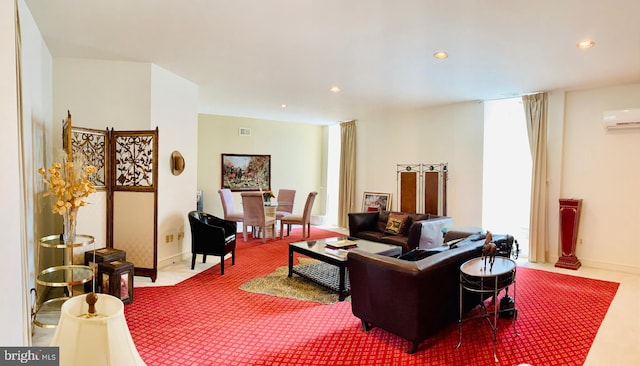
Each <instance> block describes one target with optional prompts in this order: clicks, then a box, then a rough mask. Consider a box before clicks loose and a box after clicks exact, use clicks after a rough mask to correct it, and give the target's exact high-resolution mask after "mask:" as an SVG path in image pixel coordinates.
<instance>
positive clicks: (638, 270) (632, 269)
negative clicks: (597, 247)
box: [549, 256, 640, 274]
mask: <svg viewBox="0 0 640 366" xmlns="http://www.w3.org/2000/svg"><path fill="white" fill-rule="evenodd" d="M558 259H560V257H552V258H549V263H551V264H554V263H556V262H558ZM578 259H579V260H580V263H582V265H583V266H584V267H589V268H595V269H604V270H607V271H615V272H624V273H632V274H640V267H637V266H627V265H624V264H615V263H608V262H601V261H594V260H590V259H583V258H580V256H578Z"/></svg>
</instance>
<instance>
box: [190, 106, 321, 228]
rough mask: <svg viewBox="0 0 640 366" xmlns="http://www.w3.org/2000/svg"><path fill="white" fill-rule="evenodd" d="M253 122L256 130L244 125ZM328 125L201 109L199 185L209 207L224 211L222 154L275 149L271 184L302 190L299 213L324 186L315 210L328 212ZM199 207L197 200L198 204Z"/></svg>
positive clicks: (298, 198) (297, 206) (297, 203)
mask: <svg viewBox="0 0 640 366" xmlns="http://www.w3.org/2000/svg"><path fill="white" fill-rule="evenodd" d="M240 127H243V128H251V136H239V134H238V129H239V128H240ZM324 128H325V127H322V126H317V125H309V124H301V123H292V122H280V121H269V120H259V119H252V118H242V117H228V116H215V115H205V114H201V115H200V116H199V118H198V189H201V190H202V191H203V195H204V207H203V209H204V211H207V212H209V213H212V214H214V215H218V216H220V217H222V216H223V211H222V205H221V203H220V196H219V195H218V189H220V182H221V177H220V164H221V154H223V153H227V154H267V155H271V189H272V190H273V191H274V193H275V194H277V192H278V189H280V188H287V189H295V190H296V199H295V205H294V208H293V211H294V213H302V209H303V208H304V203H305V200H306V198H307V194H308V193H309V192H311V191H316V192H318V197H317V199H316V201H315V203H314V206H313V213H314V215H323V214H324V207H325V206H324V196H325V192H324V183H323V182H322V179H323V177H324V176H325V175H324V173H323V166H324V157H323V156H322V151H323V146H324V145H326V143H325V139H326V134H325V133H323V129H324ZM233 196H234V202H235V205H236V210H238V211H242V200H241V197H240V193H239V192H234V194H233ZM194 209H195V205H194Z"/></svg>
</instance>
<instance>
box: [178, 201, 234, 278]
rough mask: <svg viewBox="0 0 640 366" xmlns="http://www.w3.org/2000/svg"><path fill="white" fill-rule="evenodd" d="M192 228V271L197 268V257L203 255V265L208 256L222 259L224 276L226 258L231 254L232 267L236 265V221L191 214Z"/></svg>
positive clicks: (196, 212)
mask: <svg viewBox="0 0 640 366" xmlns="http://www.w3.org/2000/svg"><path fill="white" fill-rule="evenodd" d="M189 225H190V226H191V269H194V268H195V265H196V255H197V254H202V263H206V262H207V255H215V256H219V257H220V274H221V275H223V274H224V256H225V255H227V254H229V253H231V265H234V264H236V230H237V225H238V224H237V223H236V222H235V221H229V220H224V219H221V218H219V217H215V216H213V215H209V214H207V213H204V212H202V211H191V212H189Z"/></svg>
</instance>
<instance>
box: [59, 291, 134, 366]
mask: <svg viewBox="0 0 640 366" xmlns="http://www.w3.org/2000/svg"><path fill="white" fill-rule="evenodd" d="M97 295H98V301H97V302H96V313H98V314H100V315H101V316H98V317H93V318H87V317H85V316H82V315H84V314H87V313H88V310H89V305H88V304H87V301H86V297H87V295H81V296H75V297H72V298H71V299H69V300H67V301H65V303H64V304H62V309H61V311H62V312H61V314H60V322H59V323H58V327H57V329H56V332H55V334H54V336H53V340H52V341H51V345H52V346H54V347H60V365H61V366H67V365H84V366H86V365H91V366H103V365H104V366H109V365H113V366H116V365H117V366H124V365H145V363H144V361H143V360H142V358H141V357H140V355H139V354H138V350H136V346H135V345H134V343H133V339H131V333H129V327H128V326H127V321H126V320H125V318H124V305H123V304H122V301H121V300H120V299H118V298H117V297H114V296H111V295H106V294H97Z"/></svg>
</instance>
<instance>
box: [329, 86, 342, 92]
mask: <svg viewBox="0 0 640 366" xmlns="http://www.w3.org/2000/svg"><path fill="white" fill-rule="evenodd" d="M329 90H331V92H332V93H339V92H340V88H338V87H337V86H332V87H331V89H329Z"/></svg>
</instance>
